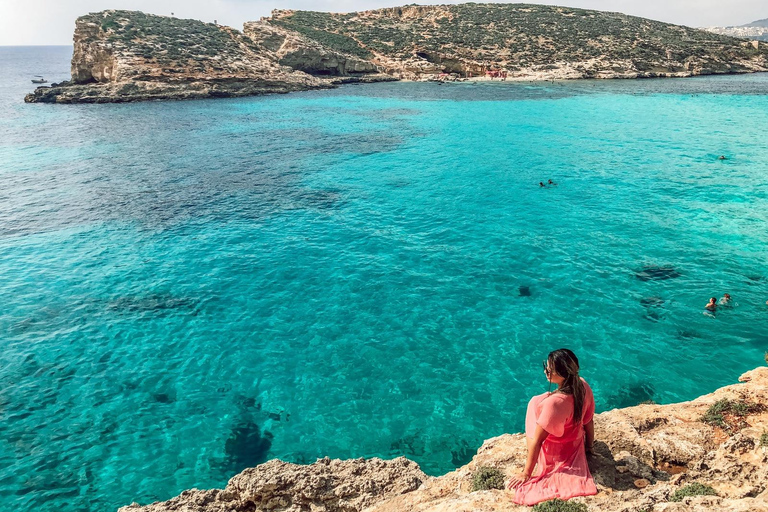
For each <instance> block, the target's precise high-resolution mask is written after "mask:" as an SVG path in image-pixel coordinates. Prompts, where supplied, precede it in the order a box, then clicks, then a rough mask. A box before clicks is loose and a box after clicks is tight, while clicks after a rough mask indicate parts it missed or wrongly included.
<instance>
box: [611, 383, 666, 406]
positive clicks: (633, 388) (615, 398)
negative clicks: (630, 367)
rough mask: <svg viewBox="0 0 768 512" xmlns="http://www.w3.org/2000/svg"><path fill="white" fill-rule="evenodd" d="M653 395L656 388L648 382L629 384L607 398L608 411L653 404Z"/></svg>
mask: <svg viewBox="0 0 768 512" xmlns="http://www.w3.org/2000/svg"><path fill="white" fill-rule="evenodd" d="M655 395H656V388H654V386H653V384H651V383H650V382H630V383H627V384H626V385H625V386H624V387H622V388H620V389H619V390H618V391H617V392H616V393H615V394H613V395H610V396H609V397H608V409H620V408H624V407H632V406H635V405H638V404H642V403H653V402H654V397H655Z"/></svg>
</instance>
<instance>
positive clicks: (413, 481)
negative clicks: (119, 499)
mask: <svg viewBox="0 0 768 512" xmlns="http://www.w3.org/2000/svg"><path fill="white" fill-rule="evenodd" d="M426 479H427V476H426V475H425V474H424V473H422V472H421V470H420V469H419V466H418V464H416V463H415V462H412V461H410V460H408V459H406V458H404V457H400V458H397V459H394V460H381V459H376V458H374V459H368V460H365V459H354V460H344V461H342V460H331V459H328V458H325V459H318V461H317V462H315V463H314V464H311V465H308V466H299V465H297V464H289V463H287V462H282V461H279V460H272V461H270V462H267V463H265V464H261V465H260V466H257V467H255V468H250V469H246V470H245V471H243V472H242V473H240V474H239V475H237V476H235V477H233V478H232V479H231V480H230V481H229V483H228V484H227V487H226V488H224V489H222V490H219V489H214V490H210V491H199V490H197V489H193V490H191V491H185V492H183V493H182V494H181V495H179V496H177V497H176V498H173V499H172V500H169V501H165V502H160V503H154V504H152V505H148V506H146V507H142V506H139V505H137V504H132V505H129V506H127V507H122V508H121V509H120V512H165V511H170V510H175V511H190V512H192V511H207V512H235V511H243V512H245V511H249V512H250V511H257V510H273V511H286V512H288V511H290V512H303V511H307V510H318V511H320V510H322V511H324V512H352V511H356V510H362V509H364V508H367V507H368V506H370V505H372V504H373V503H375V502H376V501H381V500H382V499H386V498H387V497H390V496H394V495H399V494H403V493H406V492H410V491H413V490H415V489H417V488H418V487H419V485H421V483H422V482H423V481H424V480H426Z"/></svg>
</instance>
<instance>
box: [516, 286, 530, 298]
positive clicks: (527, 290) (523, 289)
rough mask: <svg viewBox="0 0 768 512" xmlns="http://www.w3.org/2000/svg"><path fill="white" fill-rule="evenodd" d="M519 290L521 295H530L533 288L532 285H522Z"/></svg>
mask: <svg viewBox="0 0 768 512" xmlns="http://www.w3.org/2000/svg"><path fill="white" fill-rule="evenodd" d="M518 292H519V293H520V296H521V297H530V296H531V288H530V286H521V287H520V288H518Z"/></svg>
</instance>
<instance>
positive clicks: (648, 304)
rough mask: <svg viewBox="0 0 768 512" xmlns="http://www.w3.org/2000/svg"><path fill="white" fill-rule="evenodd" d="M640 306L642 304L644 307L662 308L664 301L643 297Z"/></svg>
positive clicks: (657, 298) (659, 298)
mask: <svg viewBox="0 0 768 512" xmlns="http://www.w3.org/2000/svg"><path fill="white" fill-rule="evenodd" d="M640 304H642V305H643V306H645V307H652V306H663V305H664V299H662V298H661V297H644V298H642V299H640Z"/></svg>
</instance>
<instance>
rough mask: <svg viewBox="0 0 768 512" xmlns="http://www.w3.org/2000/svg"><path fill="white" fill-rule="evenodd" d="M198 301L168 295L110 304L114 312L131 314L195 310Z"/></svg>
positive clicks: (121, 299)
mask: <svg viewBox="0 0 768 512" xmlns="http://www.w3.org/2000/svg"><path fill="white" fill-rule="evenodd" d="M197 304H198V301H197V300H194V299H190V298H186V297H174V296H172V295H167V294H152V295H147V296H146V297H120V298H118V299H115V300H113V301H111V302H110V303H109V308H110V309H112V310H114V311H126V312H130V313H140V312H152V311H165V310H174V309H193V308H194V307H195V306H197Z"/></svg>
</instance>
